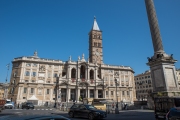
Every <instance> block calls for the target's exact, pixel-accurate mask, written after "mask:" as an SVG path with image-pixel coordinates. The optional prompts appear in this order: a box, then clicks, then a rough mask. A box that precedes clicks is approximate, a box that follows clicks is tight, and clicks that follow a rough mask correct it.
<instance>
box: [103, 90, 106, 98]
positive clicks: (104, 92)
mask: <svg viewBox="0 0 180 120" xmlns="http://www.w3.org/2000/svg"><path fill="white" fill-rule="evenodd" d="M103 98H106V90H104V91H103Z"/></svg>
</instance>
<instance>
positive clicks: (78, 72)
mask: <svg viewBox="0 0 180 120" xmlns="http://www.w3.org/2000/svg"><path fill="white" fill-rule="evenodd" d="M80 74H81V73H80V66H78V75H77V76H78V81H79V79H80Z"/></svg>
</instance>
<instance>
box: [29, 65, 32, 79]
mask: <svg viewBox="0 0 180 120" xmlns="http://www.w3.org/2000/svg"><path fill="white" fill-rule="evenodd" d="M30 80H32V64H31V67H30V73H29V82H32V81H30Z"/></svg>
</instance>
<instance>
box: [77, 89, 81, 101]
mask: <svg viewBox="0 0 180 120" xmlns="http://www.w3.org/2000/svg"><path fill="white" fill-rule="evenodd" d="M79 96H80V88H78V94H77V97H78V99H77V100H78V101H79Z"/></svg>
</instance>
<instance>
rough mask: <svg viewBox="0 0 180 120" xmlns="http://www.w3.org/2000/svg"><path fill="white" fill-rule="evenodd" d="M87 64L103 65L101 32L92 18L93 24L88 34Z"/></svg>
mask: <svg viewBox="0 0 180 120" xmlns="http://www.w3.org/2000/svg"><path fill="white" fill-rule="evenodd" d="M89 62H91V63H97V64H102V63H103V51H102V31H101V30H100V29H99V27H98V24H97V22H96V17H94V23H93V26H92V29H91V31H90V32H89Z"/></svg>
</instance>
